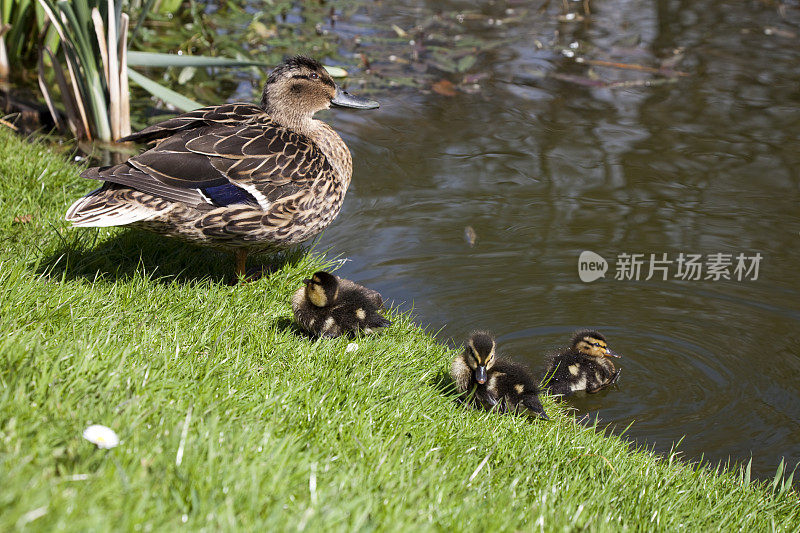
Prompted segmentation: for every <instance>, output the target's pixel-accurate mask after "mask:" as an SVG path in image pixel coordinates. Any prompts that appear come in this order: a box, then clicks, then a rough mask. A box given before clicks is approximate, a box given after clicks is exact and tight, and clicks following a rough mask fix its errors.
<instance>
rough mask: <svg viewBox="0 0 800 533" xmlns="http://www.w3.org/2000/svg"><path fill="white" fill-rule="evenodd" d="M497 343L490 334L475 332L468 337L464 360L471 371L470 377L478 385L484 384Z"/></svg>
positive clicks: (492, 364)
mask: <svg viewBox="0 0 800 533" xmlns="http://www.w3.org/2000/svg"><path fill="white" fill-rule="evenodd" d="M495 348H497V343H496V342H495V340H494V337H493V336H492V334H491V333H488V332H486V331H476V332H474V333H473V334H472V335H470V337H469V340H468V341H467V345H466V346H465V347H464V360H466V362H467V365H468V366H469V367H470V369H472V375H473V377H474V378H475V381H477V382H478V383H480V384H484V383H486V380H487V375H486V371H487V370H491V368H492V367H493V366H494V362H495V357H494V352H495Z"/></svg>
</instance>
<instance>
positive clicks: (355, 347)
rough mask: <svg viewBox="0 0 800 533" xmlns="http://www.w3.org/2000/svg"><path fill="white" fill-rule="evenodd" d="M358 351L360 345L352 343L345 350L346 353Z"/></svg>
mask: <svg viewBox="0 0 800 533" xmlns="http://www.w3.org/2000/svg"><path fill="white" fill-rule="evenodd" d="M356 350H358V343H355V342H351V343H350V344H348V345H347V348H345V349H344V351H345V353H350V352H355V351H356Z"/></svg>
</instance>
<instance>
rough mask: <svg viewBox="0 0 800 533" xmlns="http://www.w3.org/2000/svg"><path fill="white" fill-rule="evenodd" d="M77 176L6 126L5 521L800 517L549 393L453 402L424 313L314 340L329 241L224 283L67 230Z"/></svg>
mask: <svg viewBox="0 0 800 533" xmlns="http://www.w3.org/2000/svg"><path fill="white" fill-rule="evenodd" d="M78 170H79V169H78V168H76V167H75V166H73V165H72V164H70V163H68V162H66V161H65V160H64V159H63V157H62V156H58V155H54V154H52V153H51V152H49V151H48V150H47V149H46V148H45V147H43V146H41V145H38V144H33V143H28V142H24V141H21V140H19V139H17V138H15V137H12V136H11V135H10V134H9V133H8V132H6V131H0V239H2V247H1V248H0V291H2V299H0V334H1V335H2V336H1V337H0V530H1V531H12V530H15V529H27V530H47V531H50V530H55V529H58V530H72V531H86V530H115V531H117V530H122V531H125V530H132V531H148V530H175V529H177V528H179V527H181V526H183V527H188V528H190V529H191V530H208V531H218V530H262V531H267V530H272V531H274V530H303V529H305V530H311V531H315V530H320V529H322V530H355V529H362V530H381V531H401V530H402V531H408V530H457V531H468V530H473V531H476V530H477V531H481V530H491V531H516V530H547V531H558V530H566V531H573V530H582V529H588V530H592V531H603V530H608V531H612V530H613V531H617V530H620V529H622V528H627V529H635V530H641V529H645V530H651V529H658V530H670V531H671V530H676V529H679V528H685V529H689V530H697V531H703V530H706V529H724V530H746V531H760V530H772V529H777V530H797V528H798V524H800V505H798V495H797V493H796V492H794V490H792V489H791V488H789V487H790V484H789V483H786V482H783V481H782V478H779V479H778V480H777V482H776V483H775V484H765V483H760V482H755V481H753V482H749V483H748V482H747V481H748V480H747V477H748V476H745V475H744V474H743V473H742V472H741V471H738V470H737V471H735V472H731V473H728V472H725V471H721V470H720V471H719V472H715V471H712V470H710V469H708V468H706V467H697V466H693V465H688V464H685V463H683V462H681V461H680V460H678V459H677V458H676V455H675V454H673V455H670V456H669V457H666V458H658V457H656V456H654V455H652V454H651V453H649V452H647V451H643V450H632V449H631V448H630V446H629V445H628V444H626V443H625V442H624V441H623V440H621V439H619V438H616V437H609V436H604V435H603V432H602V431H597V430H596V429H593V428H587V427H584V426H582V425H580V424H576V423H575V422H574V418H573V417H571V416H570V415H569V413H568V412H567V411H566V410H565V409H563V408H562V407H559V406H557V405H555V404H554V403H552V402H551V401H549V400H546V401H545V406H546V408H547V410H548V412H549V414H550V416H551V417H552V418H553V421H552V422H549V423H542V422H537V423H530V422H528V421H527V420H526V419H525V418H523V417H521V416H502V415H497V414H493V413H480V412H476V411H472V410H469V409H465V408H463V407H461V406H459V405H458V404H456V403H455V402H454V401H453V397H452V394H451V393H450V392H448V387H447V380H446V379H445V378H444V377H443V376H444V375H445V372H446V370H447V369H448V368H449V363H450V359H451V358H452V356H453V353H452V352H451V351H449V350H448V349H447V348H446V347H444V346H442V345H440V344H437V343H436V342H435V340H434V339H433V338H432V337H431V336H430V335H429V334H427V333H426V332H424V331H422V330H420V329H419V328H418V327H417V326H416V325H414V324H413V322H412V320H411V319H410V317H409V316H406V315H403V316H399V315H397V314H393V318H395V319H396V325H395V326H393V327H391V328H389V330H388V331H386V332H385V334H383V335H381V336H376V337H371V338H368V339H367V338H362V339H359V340H358V342H359V344H360V349H359V350H358V351H356V352H351V353H346V352H345V347H346V345H347V343H348V340H347V339H337V340H320V341H312V340H309V339H307V338H305V337H303V336H302V335H299V334H298V333H297V331H296V330H295V329H294V327H293V326H292V323H291V320H290V319H291V311H290V308H289V297H290V295H291V293H292V292H293V291H294V289H295V288H296V287H297V286H298V285H299V283H300V280H301V279H302V278H303V277H304V276H307V275H308V274H309V273H310V272H312V271H313V270H314V269H316V268H318V267H319V266H321V265H322V264H323V263H322V260H321V259H319V258H317V257H314V256H310V255H304V254H302V253H296V254H290V255H289V256H287V257H284V258H281V260H280V263H281V264H282V265H283V266H282V267H281V268H280V269H279V270H278V271H277V272H276V273H275V274H273V275H272V276H270V277H269V278H268V279H262V280H260V281H258V282H255V283H251V284H245V285H240V286H236V287H229V286H227V285H225V284H224V283H222V281H223V280H224V278H225V277H226V276H229V275H230V271H231V259H230V258H229V257H226V256H224V255H221V254H220V255H216V254H209V253H207V252H204V251H202V250H197V249H194V248H190V247H186V246H183V245H180V244H177V243H175V242H173V241H169V240H165V239H161V238H159V237H156V236H151V235H149V234H145V233H141V232H137V231H127V230H86V229H83V230H78V229H69V228H67V227H66V224H65V223H64V222H63V221H62V215H63V213H64V211H65V210H66V208H67V206H68V205H69V203H70V202H71V201H72V200H73V199H75V198H77V197H78V196H79V195H80V194H82V193H84V192H86V190H88V189H89V188H90V187H91V184H90V183H87V182H85V181H84V180H81V179H79V178H78ZM23 215H32V219H31V221H30V222H28V223H14V222H13V219H14V217H18V216H23ZM91 423H98V424H104V425H107V426H110V427H111V428H113V429H114V430H115V431H116V432H117V433H118V434H119V435H120V437H121V439H122V443H121V445H120V446H119V447H118V448H115V449H113V450H108V451H107V450H100V449H97V448H96V447H95V446H93V445H92V444H90V443H89V442H87V441H85V440H84V439H83V438H82V437H81V433H82V431H83V430H84V429H85V428H86V427H87V426H88V425H89V424H91ZM179 449H182V450H183V456H182V460H181V461H180V464H178V463H179V461H178V460H177V456H178V450H179ZM184 523H185V524H184Z"/></svg>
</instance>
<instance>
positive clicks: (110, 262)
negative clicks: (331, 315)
mask: <svg viewBox="0 0 800 533" xmlns="http://www.w3.org/2000/svg"><path fill="white" fill-rule="evenodd" d="M59 236H60V237H61V241H60V244H59V245H58V247H57V248H56V249H55V250H54V251H49V252H45V254H44V255H45V257H44V258H43V259H42V260H41V261H39V262H38V263H36V264H35V265H32V268H35V270H36V273H37V274H39V275H43V276H45V277H48V278H51V279H65V280H75V279H83V280H87V281H95V280H98V279H105V280H114V281H116V280H125V279H129V278H131V277H133V276H135V275H141V276H145V277H148V278H150V279H152V280H154V281H158V282H161V283H172V282H174V281H177V282H180V283H187V282H197V281H207V280H210V281H213V282H216V283H222V284H232V283H234V282H235V281H236V278H235V276H234V272H233V265H234V258H233V254H232V253H227V252H220V251H216V250H213V249H210V248H203V247H200V246H194V245H191V244H186V243H183V242H181V241H179V240H177V239H170V238H168V237H163V236H160V235H155V234H152V233H149V232H146V231H142V230H137V229H123V230H121V231H120V232H119V233H116V234H114V235H113V236H111V237H110V238H106V239H103V240H100V239H98V233H97V232H96V231H95V232H92V231H80V232H68V235H67V236H65V235H64V234H63V233H61V232H59ZM306 252H307V249H306V248H304V247H295V248H293V249H289V250H286V251H279V252H275V253H272V254H257V255H251V256H250V257H249V258H248V272H250V271H253V270H256V271H258V272H263V273H264V275H265V276H268V275H269V273H271V272H276V271H277V270H280V269H281V268H283V267H285V266H293V265H295V264H297V263H299V262H300V261H301V260H302V258H303V257H304V256H305V254H306Z"/></svg>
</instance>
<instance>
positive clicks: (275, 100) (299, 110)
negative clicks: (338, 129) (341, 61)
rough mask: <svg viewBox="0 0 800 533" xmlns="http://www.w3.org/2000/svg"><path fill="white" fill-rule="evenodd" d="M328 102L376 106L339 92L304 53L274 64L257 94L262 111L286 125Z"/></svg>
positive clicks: (328, 76) (326, 105) (295, 122)
mask: <svg viewBox="0 0 800 533" xmlns="http://www.w3.org/2000/svg"><path fill="white" fill-rule="evenodd" d="M331 104H333V105H337V106H342V107H354V108H358V109H375V108H376V107H378V105H379V104H378V102H376V101H374V100H369V99H367V98H362V97H360V96H354V95H352V94H349V93H347V92H346V91H343V90H342V89H341V88H340V87H339V86H338V85H336V83H335V82H334V81H333V78H331V76H330V74H328V71H327V70H325V67H323V66H322V64H321V63H320V62H319V61H317V60H315V59H311V58H310V57H305V56H295V57H291V58H289V59H287V60H286V61H284V62H283V63H281V64H280V65H278V66H277V67H275V69H274V70H273V71H272V72H271V73H270V75H269V78H267V83H266V84H265V85H264V92H263V94H262V95H261V107H262V108H263V109H264V111H266V112H267V113H268V114H269V115H270V116H271V117H273V118H274V119H275V120H277V121H278V122H279V123H281V124H282V125H284V126H290V127H291V126H295V125H297V124H301V123H302V122H303V121H305V120H308V119H310V118H311V116H312V115H313V114H314V113H316V112H317V111H320V110H322V109H328V108H329V107H330V106H331Z"/></svg>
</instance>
